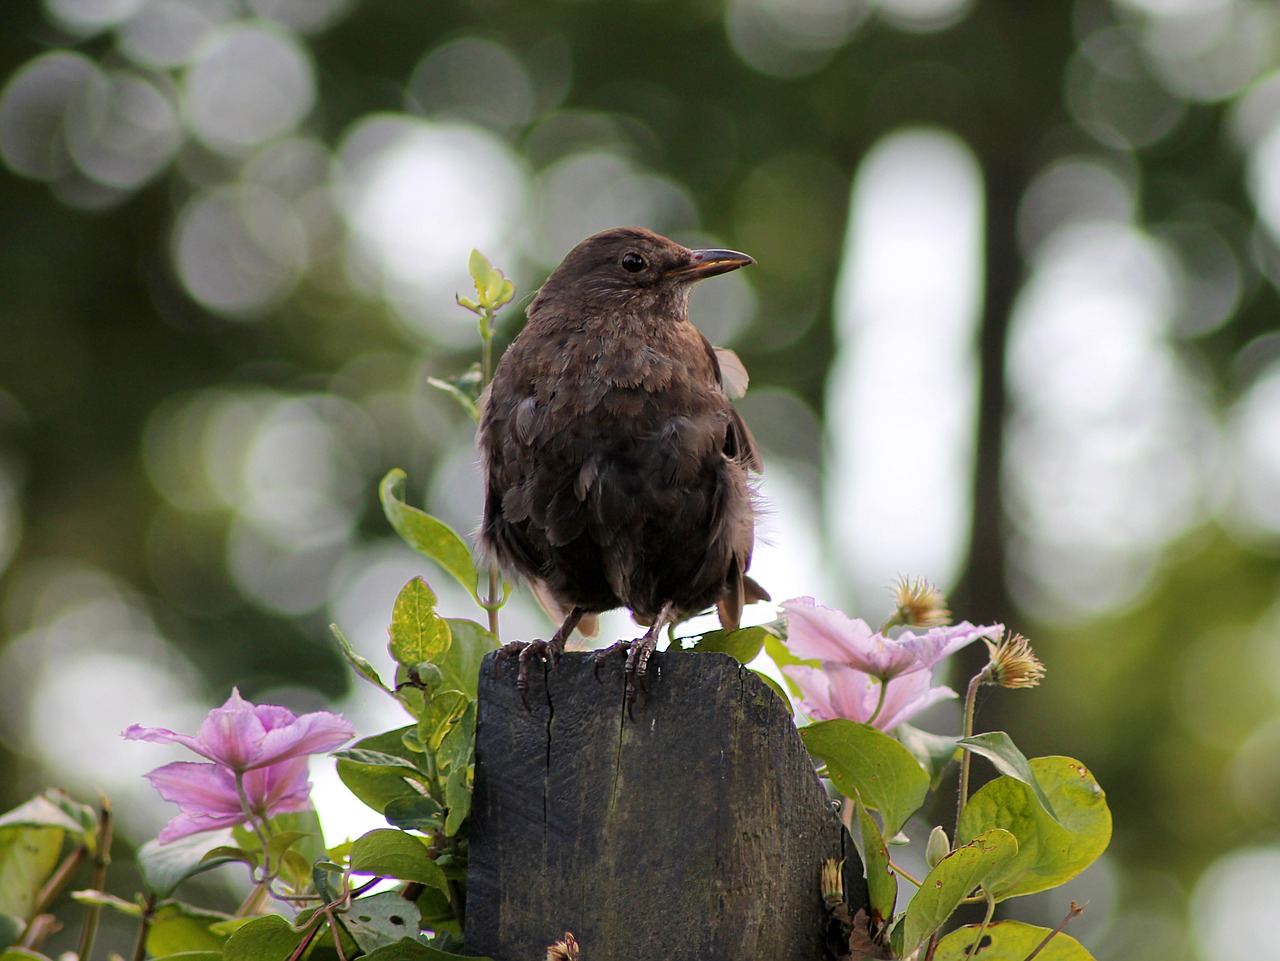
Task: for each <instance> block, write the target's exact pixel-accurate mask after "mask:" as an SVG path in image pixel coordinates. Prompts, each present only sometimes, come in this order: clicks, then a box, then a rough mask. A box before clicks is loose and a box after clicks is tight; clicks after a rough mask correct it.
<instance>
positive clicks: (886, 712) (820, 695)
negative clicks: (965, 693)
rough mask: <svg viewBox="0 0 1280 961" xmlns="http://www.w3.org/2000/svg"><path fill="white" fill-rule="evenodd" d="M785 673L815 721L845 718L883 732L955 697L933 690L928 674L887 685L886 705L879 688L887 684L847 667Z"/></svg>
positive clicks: (832, 663)
mask: <svg viewBox="0 0 1280 961" xmlns="http://www.w3.org/2000/svg"><path fill="white" fill-rule="evenodd" d="M782 671H783V673H785V674H786V675H787V676H788V677H789V678H791V679H792V680H793V681H795V682H796V684H797V685H798V686H799V687H800V691H801V693H802V694H803V695H804V696H803V698H802V700H801V702H800V706H801V707H802V708H803V709H804V712H805V713H806V714H808V715H809V716H810V717H812V718H813V719H814V720H817V721H830V720H832V719H834V718H837V717H844V718H848V719H849V720H851V721H857V722H858V723H860V724H872V725H874V726H875V727H878V728H880V730H882V731H888V730H892V729H893V728H895V727H897V726H898V725H899V724H903V723H905V722H906V721H908V720H910V719H911V718H912V717H914V716H915V715H916V714H919V713H920V712H921V711H923V710H924V709H925V708H926V707H928V706H929V705H931V704H936V703H937V702H938V701H942V700H945V699H947V698H950V697H955V696H956V692H955V691H953V690H951V688H949V687H930V686H929V685H930V684H931V683H932V678H931V677H930V675H929V672H928V671H913V672H912V673H910V674H903V675H900V676H899V677H897V678H896V679H894V680H893V681H891V682H888V683H887V685H886V687H885V694H884V703H883V704H880V686H881V684H885V682H883V681H881V680H880V679H879V678H877V677H872V676H871V675H870V674H866V673H864V672H862V671H860V670H858V669H857V668H856V667H850V666H849V665H848V664H841V663H840V662H838V661H823V662H822V667H821V668H816V667H802V666H800V665H794V666H791V667H784V668H783V669H782ZM877 706H879V708H880V710H879V712H877V711H876V708H877Z"/></svg>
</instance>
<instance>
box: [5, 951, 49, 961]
mask: <svg viewBox="0 0 1280 961" xmlns="http://www.w3.org/2000/svg"><path fill="white" fill-rule="evenodd" d="M0 961H49V956H48V955H47V954H41V953H40V952H39V951H28V950H27V949H26V948H10V949H9V950H8V951H6V952H5V953H4V954H0Z"/></svg>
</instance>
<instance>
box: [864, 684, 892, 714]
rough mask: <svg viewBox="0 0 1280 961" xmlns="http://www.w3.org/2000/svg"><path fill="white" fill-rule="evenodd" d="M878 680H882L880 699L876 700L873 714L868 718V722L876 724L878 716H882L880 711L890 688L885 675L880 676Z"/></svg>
mask: <svg viewBox="0 0 1280 961" xmlns="http://www.w3.org/2000/svg"><path fill="white" fill-rule="evenodd" d="M878 680H879V681H880V700H878V701H876V709H875V710H874V711H872V712H871V716H870V717H869V718H867V723H868V724H874V723H875V722H876V718H878V717H879V716H880V711H881V709H883V708H884V697H885V694H887V693H888V690H889V684H888V682H887V681H885V679H884V678H883V677H882V678H878Z"/></svg>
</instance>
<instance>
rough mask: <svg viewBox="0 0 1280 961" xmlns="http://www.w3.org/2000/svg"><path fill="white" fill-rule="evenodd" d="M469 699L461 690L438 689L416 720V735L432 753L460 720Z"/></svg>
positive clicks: (469, 702) (469, 701) (468, 703)
mask: <svg viewBox="0 0 1280 961" xmlns="http://www.w3.org/2000/svg"><path fill="white" fill-rule="evenodd" d="M470 704H471V699H470V698H469V697H467V695H465V694H463V693H462V692H461V691H440V692H439V693H438V694H436V695H435V696H434V697H432V698H431V700H430V701H428V702H427V706H426V708H425V709H424V710H423V712H422V717H421V718H420V719H419V721H418V737H419V738H420V739H421V740H422V743H423V744H425V745H426V746H427V749H428V750H429V751H431V752H432V753H433V754H434V753H435V752H436V751H437V750H439V749H440V742H441V741H443V740H444V739H445V735H447V734H448V733H449V732H450V731H452V730H453V729H454V727H455V726H456V725H457V724H458V722H459V721H461V720H462V715H463V714H465V713H466V711H467V707H468V706H469V705H470Z"/></svg>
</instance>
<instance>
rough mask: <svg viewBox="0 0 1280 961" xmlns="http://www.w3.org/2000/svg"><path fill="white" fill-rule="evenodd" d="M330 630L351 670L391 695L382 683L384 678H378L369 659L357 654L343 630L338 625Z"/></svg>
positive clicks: (331, 625) (330, 626)
mask: <svg viewBox="0 0 1280 961" xmlns="http://www.w3.org/2000/svg"><path fill="white" fill-rule="evenodd" d="M329 630H330V632H332V634H333V636H334V638H335V639H336V640H337V642H338V648H339V649H340V650H341V651H342V657H343V659H344V660H345V661H346V662H347V663H348V664H349V665H351V669H352V670H353V671H355V672H356V674H358V675H359V676H360V677H363V678H364V679H365V680H366V681H368V682H369V683H370V684H372V685H373V686H374V687H377V688H381V689H382V690H384V691H386V692H387V693H388V694H390V693H391V688H389V687H387V685H385V684H383V683H382V678H381V677H379V676H378V672H377V670H375V669H374V666H373V664H372V663H370V661H369V660H368V658H366V657H363V656H361V655H360V654H357V653H356V649H355V648H354V647H352V646H351V642H350V641H348V640H347V636H346V635H345V634H343V633H342V630H341V628H339V627H338V625H337V624H330V625H329Z"/></svg>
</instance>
